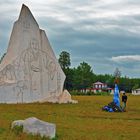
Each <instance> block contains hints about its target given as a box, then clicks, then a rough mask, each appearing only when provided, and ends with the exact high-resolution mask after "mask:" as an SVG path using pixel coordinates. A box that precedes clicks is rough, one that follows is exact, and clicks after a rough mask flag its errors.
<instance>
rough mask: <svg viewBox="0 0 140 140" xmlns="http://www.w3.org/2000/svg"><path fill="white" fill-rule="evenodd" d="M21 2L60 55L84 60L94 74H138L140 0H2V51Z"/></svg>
mask: <svg viewBox="0 0 140 140" xmlns="http://www.w3.org/2000/svg"><path fill="white" fill-rule="evenodd" d="M22 3H24V4H25V5H27V6H28V7H29V9H30V10H31V11H32V13H33V15H34V17H35V19H36V20H37V22H38V24H39V26H40V28H42V29H44V30H45V31H46V34H47V36H48V38H49V41H50V43H51V45H52V48H53V50H54V52H55V54H56V56H57V58H58V56H59V54H60V53H61V52H62V51H67V52H69V53H70V55H71V63H72V67H77V66H78V65H79V64H80V63H81V62H83V61H85V62H87V63H89V64H90V65H91V66H92V69H93V71H94V72H95V73H96V74H113V73H114V70H115V69H116V67H117V68H119V69H120V71H121V72H122V76H128V77H138V78H140V0H0V56H2V55H3V53H4V52H6V50H7V47H8V42H9V37H10V34H11V31H12V27H13V23H14V21H16V20H17V19H18V16H19V12H20V9H21V6H22Z"/></svg>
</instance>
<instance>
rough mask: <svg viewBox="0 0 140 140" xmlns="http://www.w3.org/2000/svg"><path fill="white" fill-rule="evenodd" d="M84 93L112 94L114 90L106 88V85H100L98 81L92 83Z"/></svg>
mask: <svg viewBox="0 0 140 140" xmlns="http://www.w3.org/2000/svg"><path fill="white" fill-rule="evenodd" d="M82 91H83V90H82ZM86 92H94V93H99V92H109V93H110V94H113V92H114V89H113V88H110V87H108V86H107V84H106V83H102V82H99V81H98V82H95V83H93V85H92V87H91V88H88V89H86Z"/></svg>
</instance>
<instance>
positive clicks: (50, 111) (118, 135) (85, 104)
mask: <svg viewBox="0 0 140 140" xmlns="http://www.w3.org/2000/svg"><path fill="white" fill-rule="evenodd" d="M73 99H76V100H78V101H79V103H78V104H49V103H43V104H39V103H35V104H16V105H8V104H0V140H39V139H40V138H39V137H32V136H30V135H26V134H23V133H22V134H20V135H16V134H15V133H14V132H12V131H11V130H10V124H11V122H12V121H14V120H19V119H26V118H28V117H32V116H34V117H37V118H39V119H41V120H44V121H47V122H52V123H55V124H56V126H57V140H140V96H128V104H127V111H126V112H124V113H108V112H103V111H102V110H101V108H102V107H103V106H104V105H107V104H108V103H109V102H110V101H112V97H111V96H73Z"/></svg>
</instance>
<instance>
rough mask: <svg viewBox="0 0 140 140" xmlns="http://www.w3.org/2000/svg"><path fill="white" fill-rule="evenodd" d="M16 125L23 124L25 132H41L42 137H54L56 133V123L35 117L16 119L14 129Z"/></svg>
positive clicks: (35, 133)
mask: <svg viewBox="0 0 140 140" xmlns="http://www.w3.org/2000/svg"><path fill="white" fill-rule="evenodd" d="M14 126H23V132H25V133H27V134H33V135H38V134H39V135H40V136H41V137H43V136H45V137H50V138H54V137H55V133H56V125H55V124H52V123H48V122H44V121H41V120H39V119H37V118H35V117H31V118H28V119H26V120H17V121H14V122H13V123H12V127H11V128H12V129H13V128H14Z"/></svg>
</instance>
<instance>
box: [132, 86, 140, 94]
mask: <svg viewBox="0 0 140 140" xmlns="http://www.w3.org/2000/svg"><path fill="white" fill-rule="evenodd" d="M132 94H133V95H140V88H138V89H134V90H132Z"/></svg>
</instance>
